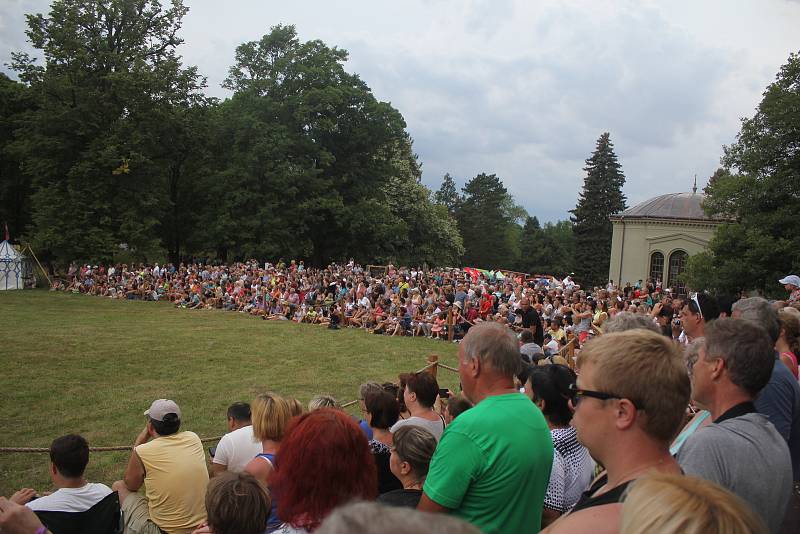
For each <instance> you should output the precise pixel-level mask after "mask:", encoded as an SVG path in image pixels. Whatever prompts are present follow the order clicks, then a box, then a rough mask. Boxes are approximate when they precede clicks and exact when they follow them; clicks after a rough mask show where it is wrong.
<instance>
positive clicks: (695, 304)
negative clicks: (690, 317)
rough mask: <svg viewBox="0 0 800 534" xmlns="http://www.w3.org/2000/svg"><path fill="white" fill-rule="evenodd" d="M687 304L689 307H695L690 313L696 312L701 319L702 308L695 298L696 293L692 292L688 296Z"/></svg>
mask: <svg viewBox="0 0 800 534" xmlns="http://www.w3.org/2000/svg"><path fill="white" fill-rule="evenodd" d="M687 304H688V305H689V308H695V309H694V310H692V313H696V314H698V315H699V316H700V318H701V319H702V318H703V309H702V308H701V307H700V301H699V300H697V293H692V294H691V295H690V296H689V302H687Z"/></svg>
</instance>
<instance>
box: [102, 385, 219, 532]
mask: <svg viewBox="0 0 800 534" xmlns="http://www.w3.org/2000/svg"><path fill="white" fill-rule="evenodd" d="M144 414H145V415H146V416H147V424H146V425H145V428H144V430H142V432H141V433H140V434H139V436H137V438H136V441H134V443H133V452H132V453H131V458H130V461H129V462H128V467H127V469H126V470H125V478H124V480H118V481H117V482H114V484H113V486H112V489H113V490H115V491H118V492H119V500H120V503H121V504H122V513H123V516H124V517H125V530H126V531H127V532H135V533H137V534H138V533H151V532H152V533H158V532H160V531H161V530H164V531H167V532H169V533H170V534H172V533H176V534H189V533H190V532H192V531H193V530H194V529H195V527H197V525H199V524H200V523H202V522H203V521H205V519H206V510H205V502H204V501H205V496H206V486H207V485H208V470H207V468H206V457H205V454H204V453H203V444H202V443H201V442H200V438H198V437H197V434H195V433H194V432H188V431H184V432H178V430H180V426H181V410H180V408H179V407H178V405H177V404H176V403H175V402H174V401H171V400H167V399H158V400H155V401H153V403H152V404H151V405H150V409H149V410H147V411H146V412H144ZM142 484H144V485H145V488H146V491H145V497H142V496H141V495H139V494H138V493H137V491H138V490H139V488H141V487H142ZM159 529H160V530H159Z"/></svg>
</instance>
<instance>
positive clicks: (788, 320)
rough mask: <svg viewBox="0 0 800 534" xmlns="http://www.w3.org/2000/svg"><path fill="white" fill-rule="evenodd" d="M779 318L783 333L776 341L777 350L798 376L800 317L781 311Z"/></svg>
mask: <svg viewBox="0 0 800 534" xmlns="http://www.w3.org/2000/svg"><path fill="white" fill-rule="evenodd" d="M778 320H779V321H780V323H781V333H780V335H779V336H778V340H777V341H776V342H775V350H777V351H778V354H779V355H780V359H781V361H782V362H783V364H784V365H785V366H786V367H788V368H789V370H790V371H791V372H792V374H793V375H794V377H795V378H797V356H798V355H800V319H798V318H797V317H796V316H795V315H794V314H791V313H789V312H786V311H781V312H779V313H778Z"/></svg>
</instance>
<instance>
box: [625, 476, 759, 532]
mask: <svg viewBox="0 0 800 534" xmlns="http://www.w3.org/2000/svg"><path fill="white" fill-rule="evenodd" d="M652 532H658V533H659V534H689V533H697V534H700V533H702V534H766V533H767V532H769V531H768V530H767V527H766V525H765V524H764V522H763V521H762V520H761V518H760V517H759V516H758V515H757V514H755V513H754V512H753V510H752V509H751V508H750V507H749V506H748V505H747V504H746V503H745V502H744V501H742V500H741V499H740V498H739V497H737V496H736V495H734V494H733V493H731V492H729V491H727V490H726V489H724V488H721V487H719V486H717V485H716V484H714V483H712V482H708V481H706V480H703V479H701V478H697V477H692V476H678V475H662V474H654V475H651V476H646V477H643V478H641V479H639V480H637V481H636V482H634V483H633V484H632V485H631V487H630V489H629V491H628V493H627V494H626V496H625V502H624V504H623V505H622V525H621V528H620V534H650V533H652Z"/></svg>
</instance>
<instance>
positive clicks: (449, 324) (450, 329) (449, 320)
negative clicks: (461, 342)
mask: <svg viewBox="0 0 800 534" xmlns="http://www.w3.org/2000/svg"><path fill="white" fill-rule="evenodd" d="M454 330H455V329H454V328H453V307H452V306H450V307H449V308H447V341H450V342H451V343H452V341H453V335H455V331H454Z"/></svg>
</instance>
